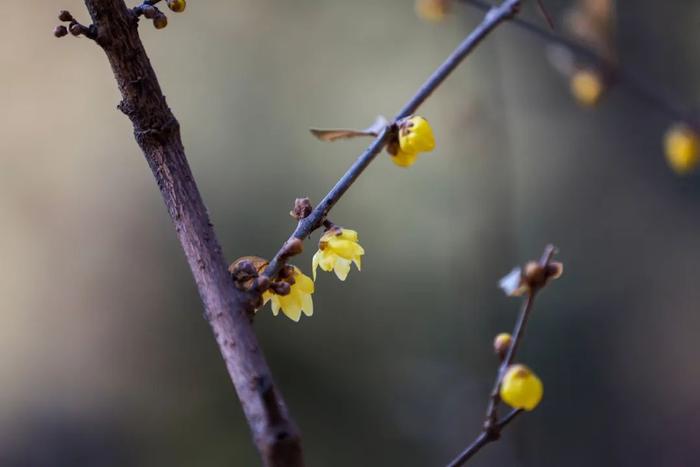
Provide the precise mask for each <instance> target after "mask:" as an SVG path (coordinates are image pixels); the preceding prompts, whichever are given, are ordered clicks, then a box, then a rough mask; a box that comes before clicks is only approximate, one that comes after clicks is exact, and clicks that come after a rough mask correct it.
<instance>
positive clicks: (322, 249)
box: [312, 227, 365, 281]
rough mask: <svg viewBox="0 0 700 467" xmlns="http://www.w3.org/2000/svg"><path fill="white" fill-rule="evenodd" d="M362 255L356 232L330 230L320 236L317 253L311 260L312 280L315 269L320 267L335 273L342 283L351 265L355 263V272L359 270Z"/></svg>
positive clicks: (363, 250) (362, 250) (363, 252)
mask: <svg viewBox="0 0 700 467" xmlns="http://www.w3.org/2000/svg"><path fill="white" fill-rule="evenodd" d="M364 254H365V249H364V248H362V246H360V244H359V243H358V240H357V232H355V231H354V230H350V229H343V228H340V227H332V228H330V229H329V230H328V231H327V232H326V233H324V234H323V235H322V236H321V239H320V240H319V242H318V251H317V252H316V253H315V254H314V257H313V260H312V268H313V276H314V280H316V268H317V267H319V266H321V269H323V270H324V271H326V272H331V271H335V275H336V276H338V279H340V280H341V281H344V280H345V278H346V277H348V273H349V272H350V264H351V263H355V266H357V270H358V271H359V270H360V268H361V260H362V255H364Z"/></svg>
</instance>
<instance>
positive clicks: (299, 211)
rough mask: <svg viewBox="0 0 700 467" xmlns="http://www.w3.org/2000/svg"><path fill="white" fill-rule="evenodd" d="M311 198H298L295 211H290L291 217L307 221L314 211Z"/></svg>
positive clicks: (295, 201) (295, 202)
mask: <svg viewBox="0 0 700 467" xmlns="http://www.w3.org/2000/svg"><path fill="white" fill-rule="evenodd" d="M313 209H314V208H313V206H311V201H309V198H297V199H296V200H294V209H292V210H291V211H289V215H290V216H292V217H293V218H295V219H297V220H301V219H305V218H306V217H308V216H309V214H311V211H313Z"/></svg>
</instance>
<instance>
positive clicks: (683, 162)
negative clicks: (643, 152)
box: [664, 123, 700, 175]
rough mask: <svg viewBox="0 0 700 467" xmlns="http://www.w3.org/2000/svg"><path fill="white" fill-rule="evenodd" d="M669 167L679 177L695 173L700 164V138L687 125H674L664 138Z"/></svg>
mask: <svg viewBox="0 0 700 467" xmlns="http://www.w3.org/2000/svg"><path fill="white" fill-rule="evenodd" d="M664 150H665V153H666V161H667V162H668V165H669V166H670V167H671V169H673V171H674V172H676V173H677V174H679V175H685V174H688V173H690V172H692V171H693V169H695V167H697V165H698V162H700V136H699V135H698V133H697V132H696V131H694V130H693V129H691V128H689V127H688V126H687V125H684V124H682V123H677V124H675V125H673V126H672V127H671V128H670V129H669V130H668V131H667V132H666V136H665V137H664Z"/></svg>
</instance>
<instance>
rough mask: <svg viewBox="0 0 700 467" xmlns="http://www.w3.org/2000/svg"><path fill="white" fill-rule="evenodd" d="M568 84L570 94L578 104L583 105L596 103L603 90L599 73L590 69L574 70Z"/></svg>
mask: <svg viewBox="0 0 700 467" xmlns="http://www.w3.org/2000/svg"><path fill="white" fill-rule="evenodd" d="M570 86H571V94H572V95H573V96H574V98H575V99H576V101H577V102H578V103H579V104H581V105H583V106H585V107H592V106H594V105H596V104H597V103H598V101H599V100H600V96H602V95H603V91H604V90H605V88H604V84H603V78H602V77H601V76H600V73H598V72H597V71H595V70H590V69H581V70H578V71H576V72H574V74H573V75H572V76H571V82H570Z"/></svg>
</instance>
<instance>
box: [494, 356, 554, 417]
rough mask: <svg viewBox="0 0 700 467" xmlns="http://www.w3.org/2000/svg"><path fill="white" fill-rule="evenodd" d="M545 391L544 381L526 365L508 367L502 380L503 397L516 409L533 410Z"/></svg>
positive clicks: (501, 391)
mask: <svg viewBox="0 0 700 467" xmlns="http://www.w3.org/2000/svg"><path fill="white" fill-rule="evenodd" d="M543 392H544V388H543V386H542V381H541V380H540V379H539V378H538V377H537V375H536V374H534V373H533V372H532V370H530V369H529V368H528V367H526V366H525V365H511V366H510V367H508V370H507V371H506V374H505V376H503V381H502V382H501V390H500V395H501V399H502V400H503V402H505V403H506V404H508V405H510V406H511V407H513V408H515V409H525V410H533V409H534V408H535V407H537V405H538V404H539V403H540V401H541V400H542V394H543Z"/></svg>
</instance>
